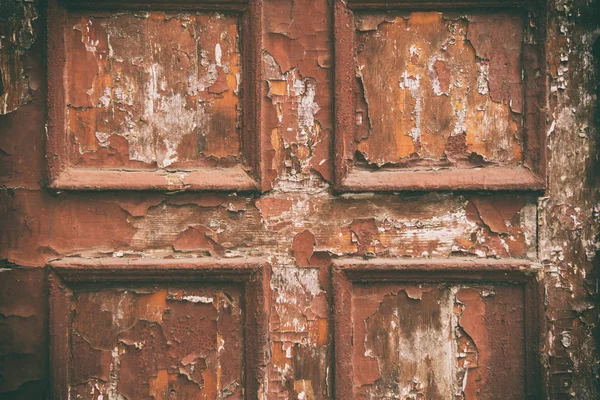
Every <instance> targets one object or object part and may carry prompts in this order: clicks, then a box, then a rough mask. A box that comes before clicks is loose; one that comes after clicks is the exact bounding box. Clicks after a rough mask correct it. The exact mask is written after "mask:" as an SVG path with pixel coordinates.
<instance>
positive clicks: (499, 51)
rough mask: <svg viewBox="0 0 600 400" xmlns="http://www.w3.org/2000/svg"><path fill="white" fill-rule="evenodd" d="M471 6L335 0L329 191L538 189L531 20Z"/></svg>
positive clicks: (522, 10)
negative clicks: (333, 185) (333, 160)
mask: <svg viewBox="0 0 600 400" xmlns="http://www.w3.org/2000/svg"><path fill="white" fill-rule="evenodd" d="M384 3H385V4H384ZM472 3H473V4H470V2H452V1H449V2H443V3H442V2H439V3H438V2H426V3H425V2H417V1H415V2H410V1H396V2H393V1H392V2H349V4H348V8H346V7H343V6H342V5H340V6H338V9H337V10H336V15H337V17H336V18H337V19H336V44H337V47H336V58H339V61H340V62H336V74H337V75H338V77H339V78H340V79H336V82H337V85H338V91H337V92H336V96H337V95H340V96H337V97H336V110H337V115H336V118H337V122H338V125H337V130H336V135H338V137H337V141H338V154H337V167H338V176H337V178H338V187H339V188H340V189H342V190H393V189H412V190H415V189H517V188H519V189H540V188H541V187H543V182H544V179H543V175H544V167H543V153H544V149H543V147H540V146H541V145H542V142H541V141H542V140H543V132H544V129H543V124H542V121H543V101H542V102H541V103H540V101H541V99H543V97H541V96H543V77H542V76H541V75H543V74H541V75H540V72H541V71H542V70H541V67H540V64H539V63H538V62H537V59H538V58H539V56H540V55H541V54H543V53H541V49H540V45H539V43H540V42H539V38H538V37H537V36H536V35H537V29H536V27H537V24H538V23H539V21H537V20H536V17H535V14H533V13H529V14H528V13H527V7H528V4H527V3H525V2H523V3H520V4H517V5H514V4H510V5H507V7H503V8H494V7H495V6H498V5H500V4H499V3H498V4H495V3H494V2H472ZM481 6H485V8H480V7H481ZM510 6H512V7H510ZM342 93H344V94H347V95H348V96H347V97H346V96H344V95H342Z"/></svg>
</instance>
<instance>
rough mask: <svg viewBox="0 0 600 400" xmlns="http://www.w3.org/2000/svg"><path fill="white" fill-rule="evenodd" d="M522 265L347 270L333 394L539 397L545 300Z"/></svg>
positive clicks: (341, 278) (393, 265)
mask: <svg viewBox="0 0 600 400" xmlns="http://www.w3.org/2000/svg"><path fill="white" fill-rule="evenodd" d="M519 264H522V263H520V262H508V263H504V264H502V263H501V262H495V261H493V262H491V263H489V264H485V262H484V263H483V264H480V265H477V264H476V263H469V262H467V263H465V262H462V261H457V262H455V264H452V261H436V260H432V261H431V262H430V263H429V265H428V263H427V261H423V262H422V264H419V262H416V261H399V262H390V263H389V264H376V263H370V262H358V263H353V262H352V261H346V262H340V263H339V264H338V266H337V267H336V269H335V273H334V285H335V288H336V290H335V302H336V322H335V323H336V335H337V336H336V343H337V346H336V370H338V369H339V373H338V374H337V375H336V393H338V394H341V395H342V397H340V398H348V399H351V398H355V399H383V398H424V399H449V400H450V399H457V398H467V399H475V398H481V399H491V398H505V399H523V398H536V397H535V396H536V395H537V388H538V387H537V384H536V383H535V380H536V376H537V374H538V372H537V369H536V367H535V363H533V364H532V362H533V361H532V360H535V353H536V343H537V339H536V335H537V334H538V331H537V313H536V311H535V310H534V309H532V308H533V306H532V304H534V303H532V302H531V301H532V299H533V298H534V296H537V295H538V293H537V289H536V287H535V285H534V281H535V278H532V277H528V276H527V274H525V273H524V272H523V270H522V267H523V265H521V266H519ZM465 267H467V268H465ZM468 270H470V271H468ZM338 339H339V340H341V342H339V341H337V340H338ZM346 344H347V345H348V347H346Z"/></svg>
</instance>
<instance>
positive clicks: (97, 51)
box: [65, 12, 242, 168]
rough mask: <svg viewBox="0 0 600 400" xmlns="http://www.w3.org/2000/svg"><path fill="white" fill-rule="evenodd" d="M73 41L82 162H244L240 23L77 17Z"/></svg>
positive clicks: (71, 92) (74, 129)
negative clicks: (240, 100) (241, 134)
mask: <svg viewBox="0 0 600 400" xmlns="http://www.w3.org/2000/svg"><path fill="white" fill-rule="evenodd" d="M65 35H66V37H67V40H66V44H65V45H66V47H67V48H68V49H69V51H68V60H67V65H66V73H67V74H68V77H69V78H68V83H67V85H68V93H67V96H66V103H67V120H68V132H67V135H68V137H69V143H70V148H71V155H70V158H71V160H72V163H73V164H76V165H78V166H87V167H104V168H106V167H110V168H150V167H154V168H156V167H160V168H166V167H169V168H177V167H186V166H187V167H190V166H198V165H202V164H205V165H214V163H215V162H217V165H219V164H218V162H221V161H225V162H226V163H227V162H228V163H229V164H231V163H234V162H237V161H239V159H240V157H239V152H240V138H239V127H240V121H239V115H238V114H239V112H240V111H241V110H240V102H239V97H240V95H241V90H240V88H241V84H242V82H241V78H242V74H241V68H240V60H239V58H240V55H239V47H240V44H239V43H238V42H239V33H238V26H237V17H235V16H233V17H232V16H225V15H223V14H192V13H189V14H173V13H165V12H150V13H139V12H138V13H136V12H126V13H121V14H107V13H105V14H101V13H95V14H92V15H90V14H87V13H82V12H81V13H75V12H71V13H69V15H68V18H67V21H66V32H65ZM207 163H208V164H207Z"/></svg>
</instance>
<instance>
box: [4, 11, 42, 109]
mask: <svg viewBox="0 0 600 400" xmlns="http://www.w3.org/2000/svg"><path fill="white" fill-rule="evenodd" d="M1 10H2V13H0V115H5V114H8V113H11V112H13V111H14V110H16V109H17V108H19V107H21V106H23V105H24V104H26V103H28V102H30V101H31V100H32V99H33V94H34V92H35V91H36V90H37V89H38V86H39V84H40V82H39V80H38V76H37V75H36V74H35V72H34V73H33V75H32V74H31V67H32V65H31V59H30V58H29V57H28V55H27V53H28V51H29V50H30V49H31V48H32V46H34V44H35V41H36V35H37V29H39V28H38V24H37V23H36V20H37V19H38V18H39V13H38V9H37V4H36V3H35V2H33V1H6V2H3V3H2V9H1Z"/></svg>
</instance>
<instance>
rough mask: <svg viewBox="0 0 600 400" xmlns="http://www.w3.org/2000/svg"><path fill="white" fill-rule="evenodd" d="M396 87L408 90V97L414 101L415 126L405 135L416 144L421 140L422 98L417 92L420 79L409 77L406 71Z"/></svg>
mask: <svg viewBox="0 0 600 400" xmlns="http://www.w3.org/2000/svg"><path fill="white" fill-rule="evenodd" d="M398 86H399V87H400V89H402V90H409V91H410V95H411V96H412V98H413V99H414V100H415V109H414V111H413V114H414V120H415V126H414V128H412V129H411V130H410V132H408V133H407V135H408V136H410V137H412V138H413V141H414V142H417V141H419V140H420V139H421V108H422V104H421V102H422V98H421V97H422V96H421V92H420V90H419V89H420V87H421V77H420V76H419V75H409V74H408V71H404V73H403V74H402V80H401V81H400V82H399V83H398Z"/></svg>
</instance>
